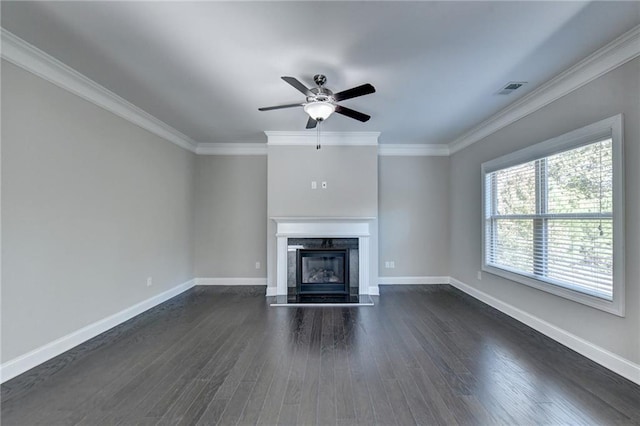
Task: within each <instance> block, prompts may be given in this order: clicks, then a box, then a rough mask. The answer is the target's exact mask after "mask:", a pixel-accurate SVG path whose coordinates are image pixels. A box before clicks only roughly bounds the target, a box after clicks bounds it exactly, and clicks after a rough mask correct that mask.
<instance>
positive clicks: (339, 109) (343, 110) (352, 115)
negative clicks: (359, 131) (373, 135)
mask: <svg viewBox="0 0 640 426" xmlns="http://www.w3.org/2000/svg"><path fill="white" fill-rule="evenodd" d="M336 112H337V113H338V114H342V115H346V116H347V117H349V118H354V119H356V120H358V121H362V122H363V123H364V122H365V121H369V119H370V118H371V116H370V115H367V114H363V113H361V112H358V111H354V110H352V109H350V108H347V107H343V106H340V105H336Z"/></svg>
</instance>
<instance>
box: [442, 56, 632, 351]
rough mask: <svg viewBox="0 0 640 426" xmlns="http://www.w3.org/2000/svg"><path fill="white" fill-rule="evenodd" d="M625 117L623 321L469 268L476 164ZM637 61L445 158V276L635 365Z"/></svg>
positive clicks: (475, 254) (476, 237)
mask: <svg viewBox="0 0 640 426" xmlns="http://www.w3.org/2000/svg"><path fill="white" fill-rule="evenodd" d="M619 113H623V114H624V119H625V121H624V155H625V180H626V182H625V183H626V193H625V204H626V209H625V216H626V225H625V238H626V240H625V241H626V260H625V261H626V317H625V318H620V317H617V316H615V315H612V314H608V313H605V312H602V311H599V310H597V309H594V308H590V307H588V306H585V305H582V304H579V303H576V302H573V301H569V300H566V299H563V298H560V297H557V296H554V295H551V294H548V293H545V292H542V291H539V290H536V289H533V288H530V287H527V286H524V285H520V284H517V283H515V282H512V281H509V280H506V279H502V278H500V277H497V276H493V275H491V274H489V273H483V279H482V280H481V281H479V280H477V279H476V271H478V270H479V269H480V264H481V260H482V259H481V228H480V226H481V195H480V190H481V187H480V164H481V163H482V162H484V161H487V160H490V159H493V158H496V157H499V156H501V155H504V154H507V153H510V152H512V151H515V150H518V149H520V148H524V147H526V146H529V145H532V144H534V143H537V142H541V141H544V140H546V139H549V138H552V137H555V136H559V135H562V134H564V133H566V132H569V131H571V130H574V129H577V128H580V127H583V126H586V125H588V124H591V123H594V122H596V121H598V120H601V119H604V118H607V117H611V116H613V115H616V114H619ZM639 117H640V59H635V60H634V61H631V62H629V63H627V64H625V65H623V66H621V67H619V68H617V69H615V70H613V71H611V72H609V73H608V74H606V75H604V76H602V77H600V78H598V79H596V80H594V81H593V82H591V83H589V84H587V85H585V86H583V87H582V88H580V89H578V90H576V91H574V92H572V93H570V94H569V95H567V96H564V97H563V98H561V99H559V100H557V101H555V102H553V103H551V104H549V105H547V106H546V107H544V108H542V109H540V110H538V111H536V112H535V113H533V114H531V115H529V116H527V117H525V118H523V119H521V120H519V121H517V122H515V123H513V124H512V125H510V126H508V127H506V128H504V129H502V130H500V131H498V132H496V133H495V134H493V135H491V136H489V137H487V138H485V139H484V140H482V141H480V142H478V143H476V144H474V145H471V146H470V147H468V148H466V149H463V150H462V151H460V152H458V153H456V154H454V155H453V156H452V157H451V186H450V202H451V205H450V208H451V222H450V229H451V249H450V262H451V275H452V276H453V277H454V278H457V279H459V280H460V281H462V282H464V283H466V284H468V285H470V286H473V287H475V288H477V289H478V290H481V291H483V292H485V293H488V294H489V295H491V296H493V297H496V298H498V299H500V300H502V301H504V302H506V303H509V304H511V305H512V306H515V307H516V308H518V309H521V310H523V311H525V312H528V313H530V314H532V315H535V316H536V317H538V318H541V319H543V320H545V321H547V322H549V323H551V324H553V325H555V326H557V327H560V328H562V329H564V330H567V331H569V332H570V333H573V334H575V335H577V336H579V337H581V338H583V339H586V340H587V341H589V342H592V343H594V344H596V345H598V346H601V347H603V348H605V349H607V350H609V351H611V352H613V353H615V354H618V355H620V356H622V357H624V358H626V359H628V360H631V361H633V362H636V363H639V362H640V261H639V259H640V193H639V192H638V182H640V167H639V166H638V165H639V164H640V124H639V123H640V120H639Z"/></svg>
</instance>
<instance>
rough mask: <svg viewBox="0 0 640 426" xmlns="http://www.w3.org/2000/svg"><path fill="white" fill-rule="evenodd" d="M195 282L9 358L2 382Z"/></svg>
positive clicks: (1, 369) (0, 368) (0, 374)
mask: <svg viewBox="0 0 640 426" xmlns="http://www.w3.org/2000/svg"><path fill="white" fill-rule="evenodd" d="M194 284H195V280H189V281H187V282H185V283H183V284H180V285H178V286H176V287H173V288H172V289H169V290H167V291H165V292H163V293H160V294H158V295H156V296H153V297H150V298H149V299H146V300H143V301H142V302H140V303H136V304H135V305H133V306H131V307H129V308H127V309H124V310H122V311H120V312H118V313H115V314H113V315H110V316H108V317H106V318H103V319H101V320H99V321H96V322H94V323H92V324H89V325H87V326H85V327H82V328H81V329H79V330H76V331H74V332H72V333H70V334H67V335H66V336H63V337H61V338H59V339H56V340H54V341H53V342H50V343H47V344H46V345H44V346H41V347H39V348H37V349H34V350H32V351H30V352H27V353H26V354H24V355H20V356H18V357H17V358H14V359H12V360H10V361H7V362H5V363H3V364H2V365H0V383H4V382H6V381H7V380H11V379H12V378H14V377H16V376H18V375H20V374H22V373H24V372H25V371H28V370H30V369H32V368H33V367H36V366H38V365H40V364H42V363H43V362H45V361H48V360H50V359H51V358H54V357H56V356H58V355H60V354H62V353H64V352H66V351H68V350H69V349H71V348H73V347H75V346H78V345H79V344H81V343H84V342H86V341H87V340H89V339H92V338H94V337H96V336H97V335H99V334H101V333H104V332H105V331H107V330H109V329H111V328H113V327H115V326H117V325H119V324H122V323H123V322H125V321H127V320H130V319H131V318H133V317H135V316H136V315H139V314H141V313H143V312H144V311H146V310H149V309H151V308H153V307H154V306H157V305H159V304H161V303H163V302H166V301H167V300H169V299H171V298H172V297H175V296H177V295H178V294H180V293H182V292H185V291H187V290H189V289H190V288H191V287H193V286H194Z"/></svg>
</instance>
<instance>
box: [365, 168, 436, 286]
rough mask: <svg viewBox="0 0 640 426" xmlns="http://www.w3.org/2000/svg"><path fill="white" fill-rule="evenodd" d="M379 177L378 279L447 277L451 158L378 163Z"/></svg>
mask: <svg viewBox="0 0 640 426" xmlns="http://www.w3.org/2000/svg"><path fill="white" fill-rule="evenodd" d="M379 173H380V177H379V183H378V185H379V188H378V191H379V219H378V221H379V245H380V251H379V252H380V256H379V271H380V276H382V277H385V276H386V277H389V276H391V277H404V276H406V277H417V276H448V275H449V158H448V157H380V160H379ZM385 261H394V263H395V268H394V269H385Z"/></svg>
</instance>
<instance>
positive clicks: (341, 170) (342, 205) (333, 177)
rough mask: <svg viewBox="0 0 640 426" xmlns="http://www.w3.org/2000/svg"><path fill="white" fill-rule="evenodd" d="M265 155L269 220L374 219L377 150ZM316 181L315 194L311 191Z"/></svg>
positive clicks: (295, 150)
mask: <svg viewBox="0 0 640 426" xmlns="http://www.w3.org/2000/svg"><path fill="white" fill-rule="evenodd" d="M268 149H269V170H268V176H269V178H268V185H269V217H273V216H371V217H376V216H377V215H378V150H377V147H376V146H323V147H322V149H320V150H316V149H315V147H314V146H270V147H269V148H268ZM314 180H315V181H317V182H318V189H315V190H312V189H311V181H314ZM321 181H326V182H327V189H321V188H320V182H321Z"/></svg>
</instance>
